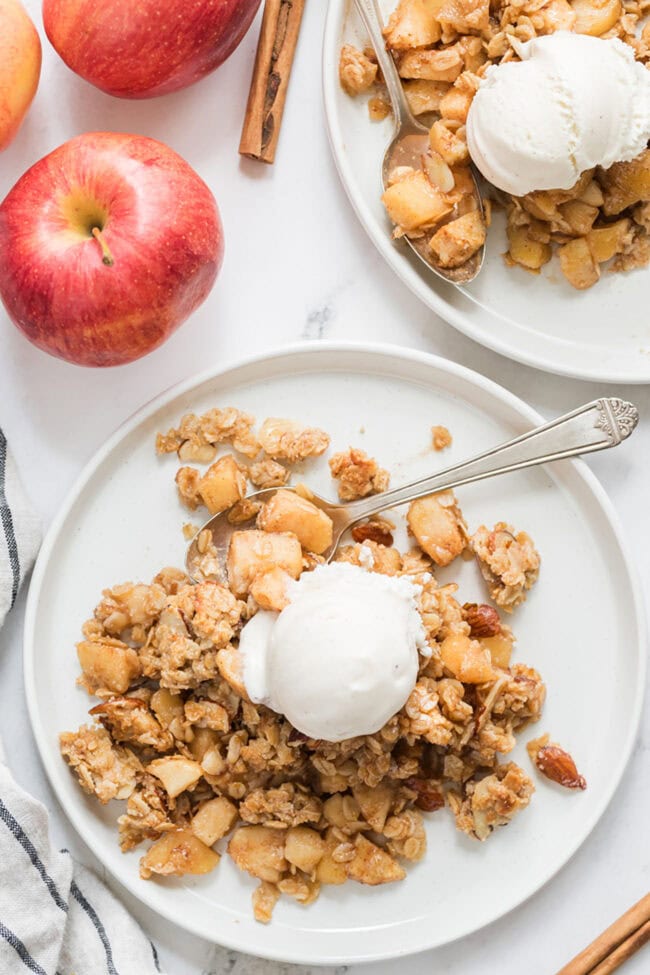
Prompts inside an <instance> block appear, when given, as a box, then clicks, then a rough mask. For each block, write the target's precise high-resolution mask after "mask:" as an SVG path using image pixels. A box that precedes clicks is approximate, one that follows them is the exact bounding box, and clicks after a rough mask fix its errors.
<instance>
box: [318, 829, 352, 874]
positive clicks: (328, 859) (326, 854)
mask: <svg viewBox="0 0 650 975" xmlns="http://www.w3.org/2000/svg"><path fill="white" fill-rule="evenodd" d="M340 842H341V841H340V840H339V839H337V837H336V836H335V835H334V833H333V830H331V829H328V830H327V832H326V834H325V848H324V851H323V855H322V857H321V859H320V860H319V861H318V864H317V866H316V880H317V881H318V882H319V883H321V884H344V883H345V881H346V880H347V879H348V871H347V863H339V861H338V860H334V859H333V857H332V853H333V852H334V850H335V849H336V847H337V846H339V844H340Z"/></svg>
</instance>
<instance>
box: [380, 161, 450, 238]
mask: <svg viewBox="0 0 650 975" xmlns="http://www.w3.org/2000/svg"><path fill="white" fill-rule="evenodd" d="M381 200H382V203H383V204H384V206H385V207H386V212H387V213H388V216H389V217H390V219H391V220H392V221H393V223H394V224H397V226H398V227H401V228H402V229H404V230H406V231H408V230H417V229H418V228H419V227H426V226H430V225H431V224H435V223H437V222H438V221H439V220H442V218H443V217H444V216H446V215H447V214H448V213H450V212H451V206H450V204H449V203H448V202H447V200H446V199H445V198H444V196H443V194H442V193H441V192H440V190H438V189H436V187H435V186H433V184H432V183H430V182H429V180H428V179H427V177H426V176H425V174H424V173H423V172H422V171H421V170H418V171H417V172H415V171H414V172H411V173H409V174H408V175H407V176H405V177H404V179H400V180H399V181H398V182H396V183H393V184H392V186H389V187H388V189H387V190H386V191H385V192H384V195H383V196H382V198H381Z"/></svg>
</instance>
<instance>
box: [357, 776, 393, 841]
mask: <svg viewBox="0 0 650 975" xmlns="http://www.w3.org/2000/svg"><path fill="white" fill-rule="evenodd" d="M353 795H354V798H355V799H356V800H357V802H358V803H359V809H360V810H361V815H362V816H363V818H364V819H365V821H366V822H367V823H368V825H369V826H371V827H372V829H374V830H375V832H377V833H381V832H382V830H383V828H384V826H385V825H386V819H387V818H388V814H389V812H390V809H391V805H392V803H393V798H394V790H393V789H392V788H391V787H390V786H389V785H386V784H385V783H380V784H379V785H376V786H374V787H373V786H369V785H364V784H363V782H360V783H359V785H357V786H355V787H354V790H353Z"/></svg>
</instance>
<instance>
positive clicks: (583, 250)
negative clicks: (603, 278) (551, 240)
mask: <svg viewBox="0 0 650 975" xmlns="http://www.w3.org/2000/svg"><path fill="white" fill-rule="evenodd" d="M558 256H559V258H560V267H561V269H562V273H563V274H564V276H565V278H566V279H567V281H568V282H569V284H571V285H573V287H574V288H578V290H580V291H582V290H584V289H585V288H590V287H591V286H592V284H596V282H597V281H598V279H599V278H600V269H599V267H598V265H597V264H596V262H595V260H594V258H593V257H592V254H591V251H590V250H589V245H588V243H587V241H586V240H585V238H584V237H577V238H576V239H575V240H570V241H569V243H568V244H564V245H563V246H562V247H560V248H559V250H558Z"/></svg>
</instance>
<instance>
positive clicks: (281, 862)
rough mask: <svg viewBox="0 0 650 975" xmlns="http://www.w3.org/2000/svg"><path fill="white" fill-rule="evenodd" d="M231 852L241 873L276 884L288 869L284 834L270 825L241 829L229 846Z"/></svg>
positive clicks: (243, 827)
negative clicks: (244, 872)
mask: <svg viewBox="0 0 650 975" xmlns="http://www.w3.org/2000/svg"><path fill="white" fill-rule="evenodd" d="M228 853H229V854H230V856H231V857H232V858H233V860H234V861H235V863H236V864H237V866H238V867H239V869H240V870H245V871H246V872H247V873H250V874H251V875H252V876H253V877H259V879H260V880H267V881H268V882H269V883H272V884H277V882H278V881H279V880H280V878H281V877H282V874H283V873H284V871H285V870H286V869H287V861H286V859H285V856H284V832H283V831H282V830H277V829H271V827H270V826H240V827H239V829H238V830H236V831H235V833H234V834H233V836H232V838H231V840H230V842H229V844H228Z"/></svg>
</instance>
